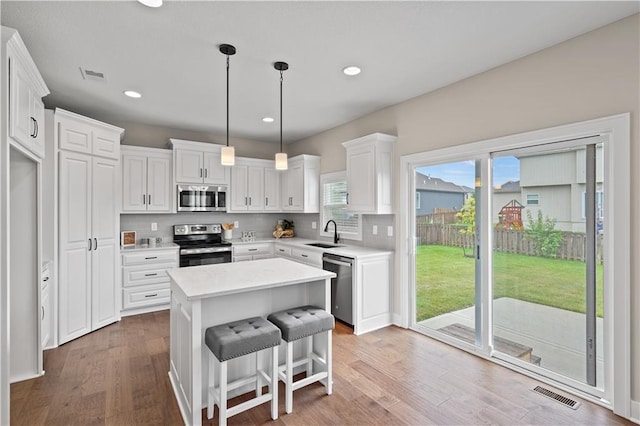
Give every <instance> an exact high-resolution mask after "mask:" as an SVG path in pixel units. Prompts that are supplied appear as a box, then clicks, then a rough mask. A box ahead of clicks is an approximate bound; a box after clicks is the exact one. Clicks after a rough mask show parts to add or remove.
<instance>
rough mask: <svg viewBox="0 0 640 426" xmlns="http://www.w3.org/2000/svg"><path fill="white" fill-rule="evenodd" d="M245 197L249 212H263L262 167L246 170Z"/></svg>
mask: <svg viewBox="0 0 640 426" xmlns="http://www.w3.org/2000/svg"><path fill="white" fill-rule="evenodd" d="M247 196H248V201H249V204H248V209H249V210H257V211H262V210H264V167H259V166H258V167H252V166H250V167H248V168H247Z"/></svg>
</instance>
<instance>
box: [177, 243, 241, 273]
mask: <svg viewBox="0 0 640 426" xmlns="http://www.w3.org/2000/svg"><path fill="white" fill-rule="evenodd" d="M229 262H231V247H220V248H210V247H208V248H194V249H181V250H180V267H181V268H183V267H185V266H201V265H215V264H217V263H229Z"/></svg>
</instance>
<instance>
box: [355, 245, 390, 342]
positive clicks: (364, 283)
mask: <svg viewBox="0 0 640 426" xmlns="http://www.w3.org/2000/svg"><path fill="white" fill-rule="evenodd" d="M392 265H393V256H392V255H390V254H381V255H379V256H367V257H362V258H356V260H355V262H354V271H353V274H354V280H353V287H354V294H353V303H354V306H353V308H354V311H353V312H355V315H354V330H353V332H354V333H355V334H363V333H366V332H369V331H373V330H377V329H379V328H382V327H386V326H388V325H391V323H392V304H391V301H392V299H391V292H392V286H391V282H392V277H393V266H392Z"/></svg>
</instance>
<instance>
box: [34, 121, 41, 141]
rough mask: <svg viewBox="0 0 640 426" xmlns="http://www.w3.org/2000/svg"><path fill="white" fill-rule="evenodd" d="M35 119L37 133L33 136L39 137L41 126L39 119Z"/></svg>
mask: <svg viewBox="0 0 640 426" xmlns="http://www.w3.org/2000/svg"><path fill="white" fill-rule="evenodd" d="M33 121H35V123H36V134H35V135H34V136H33V137H34V138H37V137H38V133H40V126H38V120H36V119H34V120H33Z"/></svg>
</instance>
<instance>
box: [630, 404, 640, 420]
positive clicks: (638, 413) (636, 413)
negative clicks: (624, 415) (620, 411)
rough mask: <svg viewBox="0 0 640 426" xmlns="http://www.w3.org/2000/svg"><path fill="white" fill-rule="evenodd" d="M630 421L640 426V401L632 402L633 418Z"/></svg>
mask: <svg viewBox="0 0 640 426" xmlns="http://www.w3.org/2000/svg"><path fill="white" fill-rule="evenodd" d="M629 420H631V421H632V422H634V423H637V424H639V425H640V401H634V400H631V418H630V419H629Z"/></svg>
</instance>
